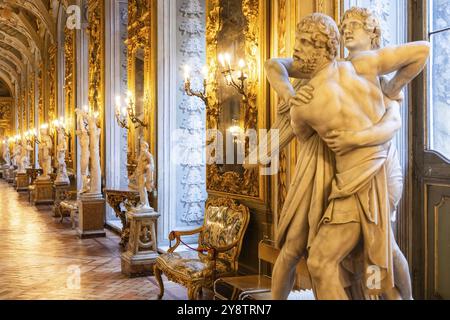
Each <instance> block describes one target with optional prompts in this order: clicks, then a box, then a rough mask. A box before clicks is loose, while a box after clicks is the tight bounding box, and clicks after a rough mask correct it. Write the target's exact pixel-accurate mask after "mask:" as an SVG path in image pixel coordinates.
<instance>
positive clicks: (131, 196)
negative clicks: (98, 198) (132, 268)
mask: <svg viewBox="0 0 450 320" xmlns="http://www.w3.org/2000/svg"><path fill="white" fill-rule="evenodd" d="M105 194H106V202H107V203H108V204H109V205H110V207H111V208H113V210H114V212H115V213H116V216H117V217H118V218H120V221H122V234H121V236H120V238H121V240H120V245H121V246H124V247H125V246H126V245H127V243H128V240H129V238H130V223H129V221H128V219H127V212H126V211H125V210H122V207H121V204H122V205H123V206H125V202H127V203H128V204H130V205H133V206H135V205H137V203H138V202H139V192H137V191H131V190H105Z"/></svg>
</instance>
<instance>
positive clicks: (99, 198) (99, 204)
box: [77, 193, 106, 239]
mask: <svg viewBox="0 0 450 320" xmlns="http://www.w3.org/2000/svg"><path fill="white" fill-rule="evenodd" d="M105 206H106V202H105V199H104V198H103V195H102V194H89V193H86V194H81V195H80V196H79V198H78V228H77V233H78V236H79V237H80V238H81V239H86V238H98V237H105V236H106V233H105V229H104V227H105Z"/></svg>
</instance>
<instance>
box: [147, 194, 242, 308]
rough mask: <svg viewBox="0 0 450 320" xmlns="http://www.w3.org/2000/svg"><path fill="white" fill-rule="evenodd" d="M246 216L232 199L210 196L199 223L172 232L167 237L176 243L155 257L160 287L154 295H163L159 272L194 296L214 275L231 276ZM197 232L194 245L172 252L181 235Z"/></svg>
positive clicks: (208, 286) (207, 285) (210, 285)
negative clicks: (195, 245) (186, 229)
mask: <svg viewBox="0 0 450 320" xmlns="http://www.w3.org/2000/svg"><path fill="white" fill-rule="evenodd" d="M249 219H250V213H249V210H248V208H247V207H245V206H244V205H237V204H236V203H235V202H234V201H233V200H232V199H228V198H219V199H211V200H208V201H207V203H206V210H205V218H204V223H203V226H201V227H200V228H197V229H195V230H192V231H172V232H171V233H170V234H169V239H170V240H171V241H172V240H176V243H175V245H174V246H173V247H171V248H170V249H169V250H168V252H167V253H165V254H162V255H160V256H159V257H158V258H157V259H156V264H155V266H154V271H155V276H156V279H157V281H158V284H159V287H160V294H159V295H158V298H159V299H161V298H162V296H163V295H164V284H163V281H162V278H161V274H162V273H164V274H165V275H166V276H167V278H168V279H169V280H172V281H174V282H177V283H179V284H181V285H183V286H185V287H187V289H188V298H189V299H190V300H193V299H196V298H197V296H198V293H199V292H201V289H202V288H203V287H206V288H212V286H213V283H214V280H215V279H216V278H217V277H219V276H220V277H224V276H227V275H230V276H231V275H235V274H236V272H237V269H238V258H239V254H240V252H241V247H242V240H243V238H244V234H245V231H246V229H247V226H248V222H249ZM194 234H199V239H198V248H196V249H194V248H189V250H188V251H183V252H175V249H176V248H177V247H178V246H179V245H180V243H182V242H183V241H182V240H181V237H182V236H187V235H194Z"/></svg>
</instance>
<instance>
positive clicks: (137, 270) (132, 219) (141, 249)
mask: <svg viewBox="0 0 450 320" xmlns="http://www.w3.org/2000/svg"><path fill="white" fill-rule="evenodd" d="M158 217H159V214H158V213H157V212H155V211H154V210H153V209H152V208H149V209H143V210H137V209H131V210H130V211H129V212H127V219H128V222H129V224H130V239H129V242H128V246H127V251H126V252H124V253H123V254H122V256H121V262H122V263H121V266H122V273H123V274H126V275H127V276H129V277H138V276H147V275H153V266H154V265H155V263H156V258H157V257H158V253H157V249H156V248H157V243H156V226H157V221H158Z"/></svg>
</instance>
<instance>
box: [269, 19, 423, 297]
mask: <svg viewBox="0 0 450 320" xmlns="http://www.w3.org/2000/svg"><path fill="white" fill-rule="evenodd" d="M297 31H298V33H297V43H296V52H295V54H294V60H293V61H291V62H288V65H287V66H286V69H288V70H292V71H293V72H294V73H295V72H296V73H297V75H296V76H297V77H299V78H300V77H301V78H308V77H309V78H311V80H310V81H309V88H308V90H300V91H299V92H298V93H297V95H296V96H295V97H292V96H293V95H294V94H296V93H295V91H294V92H293V89H292V86H291V84H290V82H289V78H288V74H287V72H284V73H283V72H281V73H280V72H279V70H277V72H272V73H270V72H269V73H268V74H269V75H270V74H271V76H270V77H269V81H270V82H271V84H272V86H273V87H274V88H275V89H276V90H277V92H278V93H279V94H280V96H281V97H282V98H283V99H285V100H288V101H290V104H291V106H290V109H289V110H290V117H291V125H292V128H293V132H294V133H295V135H296V136H297V138H299V139H302V140H305V141H307V142H306V143H305V144H304V145H303V149H302V153H301V154H300V156H299V162H298V163H297V168H296V174H295V175H294V179H293V182H292V184H291V186H290V192H289V194H288V196H287V199H286V204H285V208H283V212H282V214H281V218H280V228H279V235H278V239H277V243H278V245H279V246H280V247H282V249H281V252H280V256H279V258H278V260H277V263H276V264H275V269H274V279H273V283H274V286H273V297H274V298H285V297H286V296H287V294H286V292H288V291H289V290H290V288H291V287H292V285H291V283H293V273H294V272H293V270H294V269H295V265H296V263H297V262H298V260H299V259H300V257H301V256H302V255H303V253H304V252H305V249H306V248H308V249H309V258H308V267H309V269H310V272H311V275H312V278H313V281H314V286H315V291H316V295H317V297H318V298H319V299H328V298H331V299H345V298H347V295H346V293H345V291H344V286H343V283H342V282H341V277H340V276H341V270H340V265H341V262H342V261H343V260H344V258H346V257H347V256H348V255H349V254H350V253H351V252H352V251H353V249H355V247H356V245H357V244H358V242H359V240H360V235H362V239H363V249H364V250H363V253H364V257H365V259H364V260H365V265H366V266H368V265H373V266H376V267H378V268H379V269H380V272H381V273H382V279H383V283H382V284H381V288H382V289H383V290H387V289H389V288H392V287H393V286H394V285H393V277H392V259H391V257H392V255H391V239H390V237H391V233H390V227H389V203H388V200H387V198H388V192H387V181H386V180H387V178H386V165H385V162H386V158H388V155H389V154H390V153H391V152H392V148H390V144H380V145H375V146H364V147H361V146H360V147H358V148H356V149H353V150H351V151H349V152H347V153H345V154H337V155H336V159H333V155H332V154H331V152H330V150H329V149H328V148H327V146H325V145H324V144H323V141H322V140H321V138H322V139H326V138H327V137H328V136H329V133H330V132H333V130H338V131H344V130H352V131H363V130H366V129H368V128H370V127H373V126H374V124H377V123H378V122H379V121H380V120H381V119H382V117H383V115H384V114H385V112H386V108H385V106H384V101H383V94H382V92H381V90H380V84H379V80H378V77H379V76H380V75H383V74H387V73H391V72H394V71H397V70H398V72H397V74H396V76H395V79H396V81H394V82H392V87H391V88H390V90H389V92H391V93H392V94H391V96H395V95H398V94H399V92H400V90H401V88H402V87H403V86H404V85H405V84H406V83H407V82H409V81H410V80H411V79H412V78H413V77H415V75H416V74H417V73H418V72H419V71H420V70H421V69H422V68H423V65H424V63H425V61H426V59H427V56H428V51H429V47H428V44H427V43H413V44H407V45H404V46H399V47H392V48H386V49H382V50H378V51H374V52H364V53H361V54H359V55H358V56H355V57H353V58H352V60H351V61H346V62H344V61H342V62H341V61H337V60H336V56H337V51H338V43H339V31H338V30H337V26H336V24H335V23H334V21H332V19H331V18H329V17H327V16H325V15H322V14H313V15H310V16H308V17H306V18H305V19H304V20H302V22H301V23H300V24H299V27H298V30H297ZM268 68H270V65H268ZM312 88H314V97H312V95H311V93H310V92H311V89H312ZM330 89H331V90H330ZM311 99H312V100H311ZM324 114H327V117H326V118H324V117H322V115H324ZM315 132H317V134H315ZM334 162H335V166H336V168H334V165H333V164H334ZM306 168H307V169H306ZM333 178H334V179H333ZM300 182H301V183H300ZM331 182H332V183H331ZM293 188H294V189H293ZM330 193H331V195H330V197H329V202H328V201H327V199H328V195H329V194H330ZM375 200H376V201H375ZM371 289H378V288H371Z"/></svg>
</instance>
